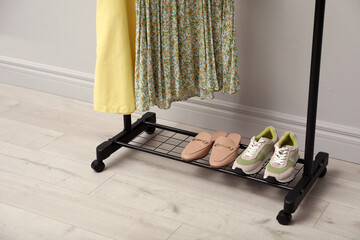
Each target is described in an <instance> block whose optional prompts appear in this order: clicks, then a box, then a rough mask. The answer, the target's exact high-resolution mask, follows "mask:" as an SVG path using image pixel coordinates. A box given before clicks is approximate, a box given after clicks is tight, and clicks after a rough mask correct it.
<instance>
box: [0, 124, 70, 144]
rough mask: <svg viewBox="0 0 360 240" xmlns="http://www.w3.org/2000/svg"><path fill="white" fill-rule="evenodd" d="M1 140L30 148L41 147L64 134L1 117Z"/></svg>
mask: <svg viewBox="0 0 360 240" xmlns="http://www.w3.org/2000/svg"><path fill="white" fill-rule="evenodd" d="M0 126H1V128H0V141H4V142H7V143H12V144H15V145H19V146H22V147H26V148H29V149H40V148H42V147H43V146H45V145H47V144H49V143H50V142H52V141H54V140H55V139H57V138H58V137H60V136H62V135H63V134H62V133H60V132H56V131H53V130H49V129H45V128H41V127H36V126H32V125H30V124H27V123H23V122H18V121H13V120H9V119H5V118H1V117H0Z"/></svg>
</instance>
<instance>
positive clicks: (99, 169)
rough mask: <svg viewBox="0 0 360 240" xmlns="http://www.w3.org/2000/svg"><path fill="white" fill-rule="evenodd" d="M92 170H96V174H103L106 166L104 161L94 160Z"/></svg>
mask: <svg viewBox="0 0 360 240" xmlns="http://www.w3.org/2000/svg"><path fill="white" fill-rule="evenodd" d="M91 168H92V169H94V171H95V172H102V171H103V170H104V168H105V164H104V162H103V161H99V160H94V161H93V162H92V163H91Z"/></svg>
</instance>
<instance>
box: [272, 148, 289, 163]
mask: <svg viewBox="0 0 360 240" xmlns="http://www.w3.org/2000/svg"><path fill="white" fill-rule="evenodd" d="M288 152H289V149H288V148H286V147H282V148H279V147H275V153H274V159H273V162H274V163H276V164H278V165H283V164H284V163H285V161H286V156H287V154H288Z"/></svg>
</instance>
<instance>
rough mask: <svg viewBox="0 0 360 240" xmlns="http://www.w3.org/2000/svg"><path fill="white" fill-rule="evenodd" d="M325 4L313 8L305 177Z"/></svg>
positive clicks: (322, 0) (312, 141) (308, 166)
mask: <svg viewBox="0 0 360 240" xmlns="http://www.w3.org/2000/svg"><path fill="white" fill-rule="evenodd" d="M325 2H326V1H325V0H316V6H315V21H314V37H313V47H312V59H311V71H310V86H309V102H308V113H307V125H306V140H305V163H306V164H305V165H304V175H306V176H311V174H312V172H313V171H312V164H311V163H312V161H313V156H314V145H315V129H316V113H317V104H318V92H319V78H320V63H321V49H322V38H323V29H324V15H325Z"/></svg>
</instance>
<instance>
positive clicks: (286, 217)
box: [276, 210, 292, 225]
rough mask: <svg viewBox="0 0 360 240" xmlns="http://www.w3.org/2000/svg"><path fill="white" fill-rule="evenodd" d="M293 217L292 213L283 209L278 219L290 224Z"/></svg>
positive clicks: (282, 223) (284, 223) (282, 222)
mask: <svg viewBox="0 0 360 240" xmlns="http://www.w3.org/2000/svg"><path fill="white" fill-rule="evenodd" d="M291 217H292V216H291V214H290V213H286V212H285V211H284V210H281V211H280V212H279V214H278V215H277V217H276V220H278V222H279V223H280V224H281V225H288V224H289V223H290V221H291Z"/></svg>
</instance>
